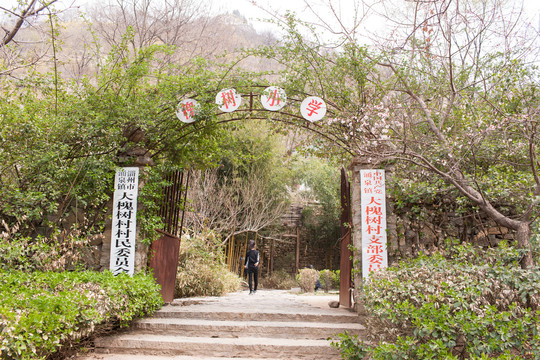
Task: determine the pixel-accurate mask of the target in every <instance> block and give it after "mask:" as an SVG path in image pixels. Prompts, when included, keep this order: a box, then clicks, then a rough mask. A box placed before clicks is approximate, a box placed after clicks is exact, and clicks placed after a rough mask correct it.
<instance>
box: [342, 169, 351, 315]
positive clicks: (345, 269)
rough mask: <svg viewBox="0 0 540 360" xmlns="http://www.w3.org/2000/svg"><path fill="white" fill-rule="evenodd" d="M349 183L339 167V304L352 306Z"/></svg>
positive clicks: (345, 174) (343, 170)
mask: <svg viewBox="0 0 540 360" xmlns="http://www.w3.org/2000/svg"><path fill="white" fill-rule="evenodd" d="M351 227H352V222H351V183H350V182H349V179H348V178H347V171H346V170H345V169H344V168H341V244H340V248H341V250H340V266H339V269H340V270H339V304H340V306H345V307H349V308H350V307H352V300H351V298H352V288H353V282H352V271H351V270H352V264H353V262H352V251H351V249H350V245H351V230H352V229H351Z"/></svg>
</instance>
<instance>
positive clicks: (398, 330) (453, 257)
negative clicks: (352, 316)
mask: <svg viewBox="0 0 540 360" xmlns="http://www.w3.org/2000/svg"><path fill="white" fill-rule="evenodd" d="M520 258H521V255H520V253H519V251H518V250H516V249H514V248H511V247H508V246H506V245H505V244H500V245H499V247H498V248H495V249H488V250H484V249H477V248H474V247H472V246H470V245H460V246H450V247H449V248H448V249H447V251H445V252H444V253H440V254H436V255H434V256H431V257H427V256H420V257H418V258H417V259H414V260H408V261H405V262H403V263H401V264H400V266H399V267H397V268H389V269H387V270H386V271H380V272H377V273H374V274H372V275H371V277H370V279H369V281H367V282H366V283H365V285H364V293H363V302H364V305H365V307H366V310H367V312H368V313H371V314H372V315H374V316H373V318H372V322H377V321H378V320H377V319H385V321H382V322H381V323H379V324H377V326H376V327H377V328H379V329H380V328H385V329H386V331H385V332H384V333H383V334H379V335H381V338H382V339H383V340H385V341H383V342H380V343H379V346H378V347H376V348H372V349H371V351H370V358H374V359H391V358H416V359H420V358H422V359H426V358H433V359H457V358H471V359H486V358H505V359H510V358H519V359H538V358H540V334H539V332H540V331H539V330H540V316H539V315H540V312H539V311H538V310H536V309H538V307H539V305H540V271H539V270H538V269H529V270H522V269H521V268H520V266H519V259H520Z"/></svg>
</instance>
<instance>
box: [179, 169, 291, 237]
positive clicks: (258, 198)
mask: <svg viewBox="0 0 540 360" xmlns="http://www.w3.org/2000/svg"><path fill="white" fill-rule="evenodd" d="M188 199H189V206H190V207H191V208H190V210H189V212H188V213H187V217H186V220H187V222H186V225H187V227H188V228H191V229H192V230H193V231H195V232H200V231H201V230H203V229H212V230H214V231H216V232H218V233H221V234H223V237H224V243H225V242H227V241H228V240H229V239H230V238H231V237H232V236H233V235H236V234H240V233H244V232H246V231H254V232H255V231H260V230H262V229H264V228H265V227H267V226H269V225H271V224H273V223H274V222H275V221H276V220H277V219H279V218H280V217H281V215H282V214H283V211H284V210H285V208H286V205H287V204H286V201H283V199H275V198H271V197H269V196H268V195H267V193H266V192H265V187H264V181H263V180H261V179H260V178H258V177H257V176H256V175H253V176H251V177H249V178H248V179H243V180H242V179H227V178H224V179H223V178H221V179H220V178H219V176H218V173H217V170H216V169H211V170H206V171H199V172H196V173H195V174H194V175H193V176H192V180H191V185H190V190H189V192H188Z"/></svg>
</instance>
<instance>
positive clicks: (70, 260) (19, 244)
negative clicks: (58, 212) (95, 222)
mask: <svg viewBox="0 0 540 360" xmlns="http://www.w3.org/2000/svg"><path fill="white" fill-rule="evenodd" d="M100 236H102V235H94V236H85V237H83V236H82V233H81V231H79V230H74V231H72V232H70V233H69V234H66V233H55V234H53V235H52V236H50V237H49V238H46V237H42V236H38V237H35V238H30V237H23V236H20V235H18V234H9V233H6V232H3V233H2V234H0V269H3V270H11V269H13V270H21V271H64V270H75V269H79V270H82V268H83V267H84V264H83V262H82V255H83V253H84V251H85V249H86V248H87V247H88V244H89V243H90V241H92V239H93V238H94V237H100Z"/></svg>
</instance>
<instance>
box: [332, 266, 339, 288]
mask: <svg viewBox="0 0 540 360" xmlns="http://www.w3.org/2000/svg"><path fill="white" fill-rule="evenodd" d="M332 274H334V286H335V287H336V289H339V284H340V282H341V278H340V271H339V270H333V271H332Z"/></svg>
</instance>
